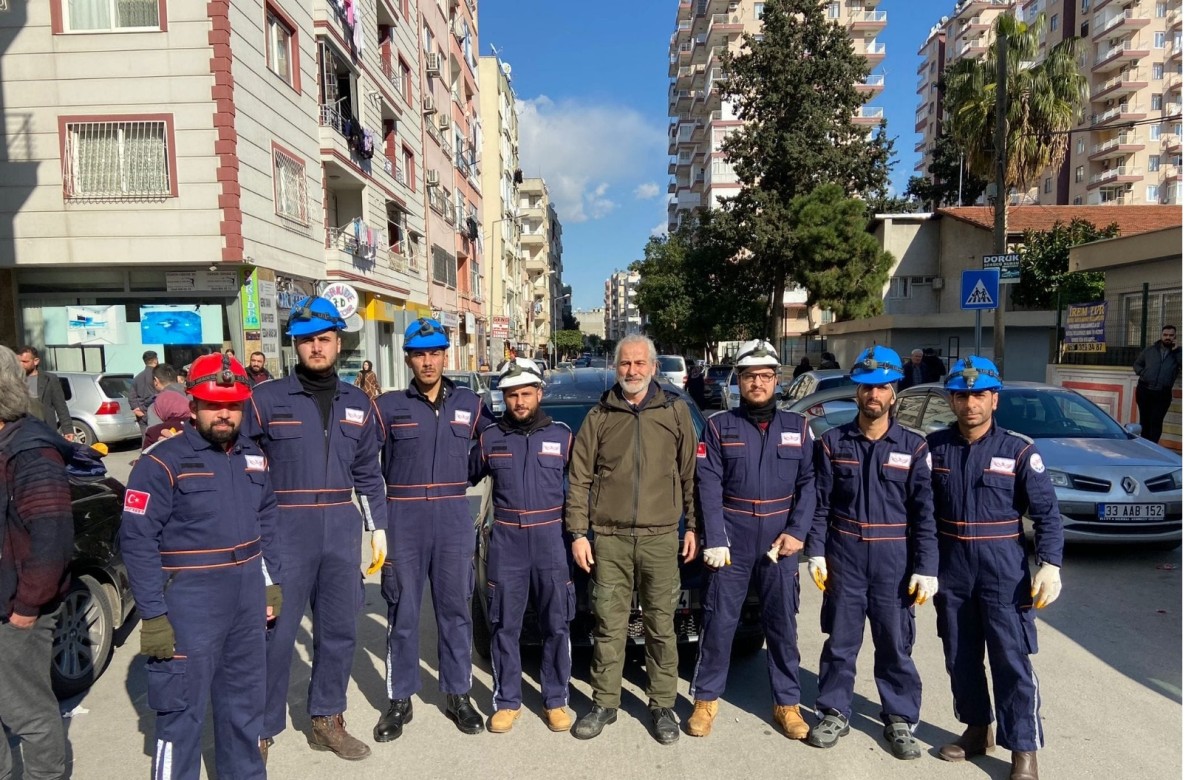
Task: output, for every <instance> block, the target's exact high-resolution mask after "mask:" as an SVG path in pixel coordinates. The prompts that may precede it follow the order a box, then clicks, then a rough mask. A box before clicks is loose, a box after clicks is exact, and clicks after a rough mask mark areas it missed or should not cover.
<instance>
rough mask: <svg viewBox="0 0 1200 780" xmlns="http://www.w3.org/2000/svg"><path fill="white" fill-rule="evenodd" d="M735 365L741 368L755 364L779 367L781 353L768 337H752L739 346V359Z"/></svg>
mask: <svg viewBox="0 0 1200 780" xmlns="http://www.w3.org/2000/svg"><path fill="white" fill-rule="evenodd" d="M733 365H734V367H735V368H739V369H741V368H751V367H753V366H770V367H771V368H779V353H778V352H776V351H775V347H772V346H771V342H769V341H767V340H766V339H750V340H749V341H743V342H742V346H740V347H738V351H737V359H736V360H735V361H734V364H733Z"/></svg>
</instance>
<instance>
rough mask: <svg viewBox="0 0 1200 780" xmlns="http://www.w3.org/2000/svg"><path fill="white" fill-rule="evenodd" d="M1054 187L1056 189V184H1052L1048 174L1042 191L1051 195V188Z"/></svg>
mask: <svg viewBox="0 0 1200 780" xmlns="http://www.w3.org/2000/svg"><path fill="white" fill-rule="evenodd" d="M1053 189H1054V185H1053V184H1051V182H1050V177H1049V176H1047V177H1046V180H1045V181H1044V182H1042V192H1044V193H1045V194H1047V195H1049V194H1050V192H1051V190H1053Z"/></svg>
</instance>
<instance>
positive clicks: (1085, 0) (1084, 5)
mask: <svg viewBox="0 0 1200 780" xmlns="http://www.w3.org/2000/svg"><path fill="white" fill-rule="evenodd" d="M1091 4H1092V0H1083V2H1082V3H1080V4H1079V5H1080V10H1083V11H1086V10H1087V9H1088V7H1089V6H1091Z"/></svg>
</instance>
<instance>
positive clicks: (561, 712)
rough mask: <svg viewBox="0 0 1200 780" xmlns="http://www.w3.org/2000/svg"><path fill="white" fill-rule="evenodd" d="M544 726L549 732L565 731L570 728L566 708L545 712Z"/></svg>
mask: <svg viewBox="0 0 1200 780" xmlns="http://www.w3.org/2000/svg"><path fill="white" fill-rule="evenodd" d="M546 725H547V726H549V727H550V730H551V731H566V730H568V729H569V728H571V713H569V712H567V708H566V707H555V708H554V709H552V710H546Z"/></svg>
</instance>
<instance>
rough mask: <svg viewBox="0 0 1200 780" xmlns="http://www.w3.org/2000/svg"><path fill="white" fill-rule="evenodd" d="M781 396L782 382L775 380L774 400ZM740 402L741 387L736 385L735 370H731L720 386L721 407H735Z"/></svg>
mask: <svg viewBox="0 0 1200 780" xmlns="http://www.w3.org/2000/svg"><path fill="white" fill-rule="evenodd" d="M783 398H784V395H783V384H782V383H781V382H778V381H777V382H776V383H775V400H776V401H782V400H783ZM741 402H742V389H741V387H740V386H739V385H738V381H737V371H735V370H731V371H730V372H729V378H728V379H727V380H725V384H724V385H723V386H722V387H721V408H722V409H725V410H726V411H728V410H730V409H736V408H738V405H739V404H740V403H741Z"/></svg>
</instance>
